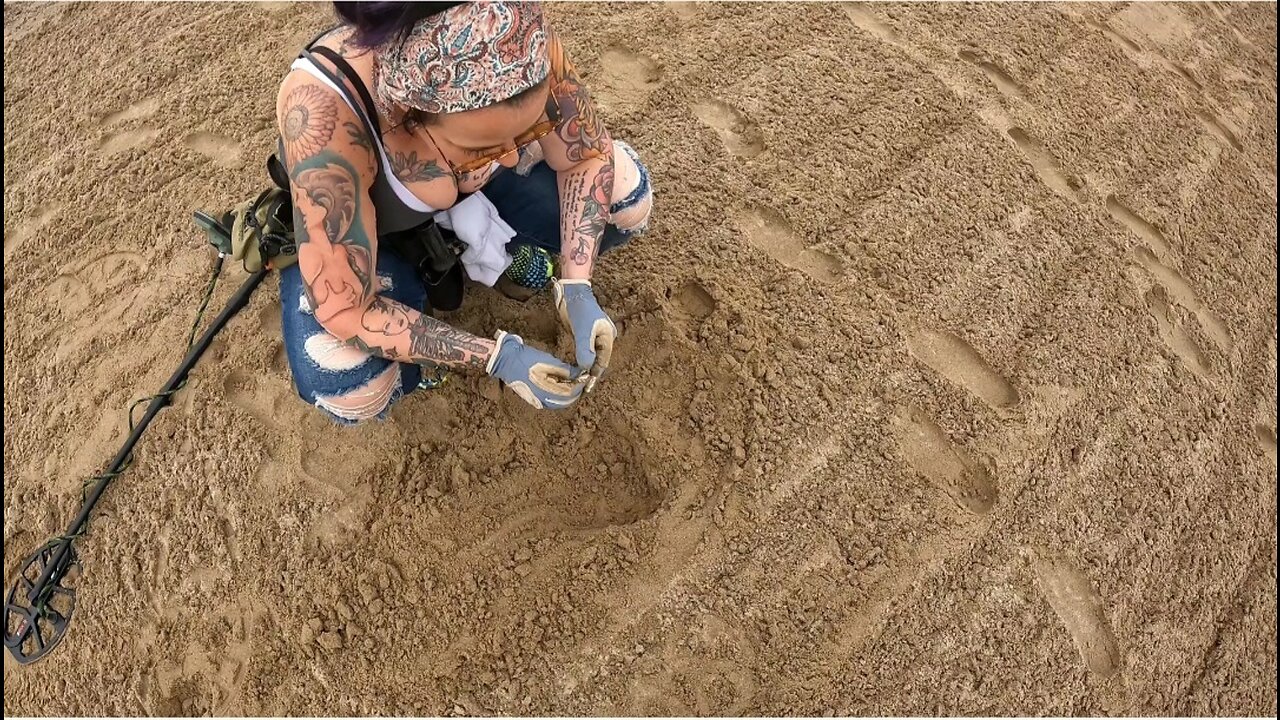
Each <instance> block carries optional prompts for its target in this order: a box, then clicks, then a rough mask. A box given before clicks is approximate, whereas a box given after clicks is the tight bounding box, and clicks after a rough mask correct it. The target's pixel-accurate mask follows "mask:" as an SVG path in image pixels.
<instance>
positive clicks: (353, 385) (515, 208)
mask: <svg viewBox="0 0 1280 720" xmlns="http://www.w3.org/2000/svg"><path fill="white" fill-rule="evenodd" d="M615 150H620V151H622V152H626V153H627V154H628V156H630V157H631V158H632V160H634V161H635V164H636V167H637V170H638V174H639V184H638V185H637V186H636V188H635V190H633V191H632V192H631V193H629V194H628V195H627V197H625V198H623V199H622V200H620V201H618V202H615V203H613V204H612V206H611V207H610V212H611V214H612V216H613V218H614V221H615V222H617V223H618V224H619V225H621V226H622V227H619V226H618V225H614V224H612V223H611V224H610V225H609V226H608V227H607V228H606V229H605V234H604V238H603V240H602V241H601V243H600V252H601V253H604V252H608V251H609V250H611V249H613V248H615V247H618V246H619V245H622V244H624V243H626V242H627V241H628V240H630V239H631V238H632V237H635V236H636V235H639V234H640V233H642V232H644V230H645V228H646V227H647V224H648V218H649V209H650V207H651V203H652V188H651V186H650V184H649V173H648V170H647V169H646V168H645V167H644V165H643V164H641V163H640V160H639V158H638V157H636V155H635V153H634V151H633V150H631V148H630V147H628V146H626V145H625V144H623V143H620V142H618V143H615ZM483 192H484V194H485V197H487V198H488V199H489V201H490V202H492V203H493V204H494V206H495V207H497V209H498V213H499V214H500V215H501V216H502V219H503V220H505V221H506V222H507V224H508V225H510V226H511V227H512V229H514V230H515V231H516V235H515V237H514V238H512V239H511V241H510V242H509V243H508V244H507V252H508V253H511V254H512V255H514V254H515V252H516V251H517V249H518V248H519V246H520V245H533V246H536V247H540V248H543V249H545V250H546V251H547V252H549V253H550V254H551V256H552V257H556V256H558V255H559V253H560V191H559V187H558V185H557V183H556V173H555V171H554V170H552V169H551V168H550V167H548V166H547V165H546V163H538V164H536V165H534V166H533V167H532V168H531V169H530V170H529V172H528V175H527V176H524V175H519V174H517V173H515V172H512V171H510V170H507V169H503V170H502V171H500V172H498V173H497V174H496V175H495V176H494V177H493V179H491V180H490V181H489V183H488V184H487V185H485V187H484V190H483ZM377 273H378V281H379V283H380V286H381V294H382V295H384V296H386V297H389V298H391V299H393V300H396V301H398V302H401V303H403V304H405V305H408V306H409V307H412V308H422V307H423V306H424V303H425V301H426V297H427V291H426V287H425V286H424V285H423V284H422V280H421V279H419V277H418V275H417V273H416V272H414V270H413V268H412V267H410V266H409V265H408V264H407V263H405V262H404V261H403V260H401V259H400V258H399V257H397V256H396V255H395V254H394V253H391V252H381V251H380V252H379V253H378V260H377ZM280 303H281V306H282V312H283V324H282V331H283V335H284V345H285V354H286V355H287V356H288V359H289V369H290V371H291V372H292V374H293V381H294V386H295V387H296V389H297V391H298V395H299V396H300V397H301V398H302V399H303V400H304V401H306V402H307V403H309V404H311V405H315V406H316V407H318V408H320V409H321V410H322V411H324V412H325V413H326V414H327V415H329V416H330V417H331V418H333V419H334V420H335V421H337V422H339V423H343V424H355V423H358V422H360V421H363V420H370V419H374V418H378V419H382V418H385V417H386V414H387V411H388V410H389V409H390V408H391V406H392V405H393V404H394V403H395V402H396V401H397V400H399V399H400V398H402V397H404V396H405V395H408V394H409V393H411V392H413V391H414V390H416V389H417V388H418V384H419V382H421V380H422V373H423V369H422V368H421V367H420V366H418V365H415V364H413V363H402V362H396V361H393V360H387V359H385V358H381V357H377V356H375V355H373V354H371V353H369V352H367V351H364V350H361V349H359V348H357V347H354V346H352V345H349V344H347V343H345V342H343V341H342V340H339V339H338V338H336V337H334V336H333V335H331V334H329V332H328V331H326V330H325V329H324V328H323V327H321V326H320V323H318V322H317V321H316V319H315V316H314V315H313V314H312V312H311V308H310V305H309V302H308V300H307V296H306V293H305V292H304V291H303V287H302V273H301V271H299V269H298V266H297V265H294V266H292V267H289V268H286V269H284V270H283V271H281V273H280Z"/></svg>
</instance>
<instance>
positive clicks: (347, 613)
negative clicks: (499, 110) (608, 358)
mask: <svg viewBox="0 0 1280 720" xmlns="http://www.w3.org/2000/svg"><path fill="white" fill-rule="evenodd" d="M549 12H550V13H551V16H552V18H553V20H554V21H555V22H556V23H557V25H558V26H559V27H560V29H561V30H562V32H563V33H564V36H565V40H566V44H567V46H568V48H569V50H570V51H571V53H572V55H573V56H574V57H575V58H576V59H577V61H578V63H579V65H580V66H581V67H582V70H583V72H584V74H585V77H586V80H587V82H588V84H589V85H590V86H591V87H592V89H593V91H594V94H595V96H596V98H597V100H598V102H599V105H600V107H601V108H602V112H603V113H604V115H605V118H606V120H607V122H608V124H609V127H610V128H611V130H612V131H613V132H614V134H615V135H617V136H618V137H621V138H624V139H626V140H627V141H628V142H630V143H631V144H632V145H634V146H635V147H637V148H638V149H639V151H640V152H641V153H642V155H643V156H644V158H645V160H646V161H647V162H648V163H649V166H650V168H651V170H652V172H653V177H654V185H655V187H656V188H657V192H658V195H657V200H656V211H655V221H654V224H653V226H652V228H651V230H650V232H649V233H648V234H647V235H646V236H645V237H643V238H642V239H641V240H638V241H636V242H634V243H633V244H631V245H630V246H628V247H626V248H624V249H622V250H620V251H618V252H617V253H615V254H612V255H610V256H608V257H606V258H604V259H603V260H602V262H601V264H600V268H599V272H598V273H597V278H598V279H597V288H598V293H599V295H600V297H601V301H602V304H603V305H604V307H605V308H606V310H607V311H608V312H609V313H610V314H611V315H612V316H613V317H614V319H615V320H616V321H617V322H618V324H619V325H620V327H621V328H622V330H623V336H622V339H621V341H620V344H619V347H618V348H617V350H616V352H615V353H614V357H615V361H614V368H612V369H611V376H610V377H609V378H607V379H606V381H605V382H603V383H602V384H601V386H600V389H599V390H598V391H597V392H596V393H594V394H593V395H592V396H591V397H590V398H588V399H587V401H585V402H583V403H581V404H580V405H579V406H578V407H577V408H575V409H574V410H573V411H572V412H567V413H563V414H540V413H538V412H536V411H534V410H532V409H530V408H528V407H526V406H525V405H524V404H523V403H522V402H521V401H520V400H519V399H517V398H515V397H514V396H513V395H511V394H510V393H507V394H505V395H500V394H499V393H498V391H497V388H496V386H495V385H494V383H493V382H492V381H490V380H488V379H482V378H479V377H470V376H455V377H454V380H453V381H452V382H451V383H449V384H448V385H447V386H445V387H444V388H443V389H440V390H437V391H433V392H429V393H423V394H421V395H415V396H414V397H412V398H410V399H407V400H406V401H405V402H403V403H402V404H400V405H398V406H397V407H396V408H395V410H394V412H393V413H392V417H391V419H390V421H388V422H386V423H384V424H381V425H376V426H369V427H361V428H358V429H354V430H351V429H342V428H338V427H335V426H332V425H330V424H328V423H327V421H325V420H324V419H323V418H321V417H320V416H319V414H318V413H317V412H315V411H314V410H313V409H310V408H308V407H307V406H305V405H304V404H303V403H302V402H301V401H300V400H299V399H297V397H296V396H295V395H294V394H293V392H292V389H291V386H290V380H289V374H288V370H287V367H286V366H285V364H284V362H283V351H282V349H281V341H280V338H279V322H280V321H279V317H280V308H279V306H278V300H277V298H278V293H277V292H276V287H275V281H274V279H273V280H269V281H268V284H267V285H266V286H264V288H263V289H262V290H260V291H259V292H258V293H257V295H256V296H255V297H254V298H253V301H252V304H251V305H250V307H249V308H248V309H247V310H246V311H245V312H244V313H242V314H241V315H240V316H239V317H237V318H236V319H235V320H234V321H233V322H232V324H231V325H230V327H229V328H228V330H227V331H226V332H225V333H224V334H223V335H222V336H221V337H220V338H219V340H218V341H217V343H216V344H215V347H214V349H213V350H212V351H211V353H210V354H209V355H208V356H206V358H205V359H204V360H203V362H202V363H201V365H200V366H199V367H197V369H196V371H195V372H194V374H193V376H192V382H191V384H190V385H189V386H188V387H187V389H186V390H184V391H183V392H182V393H181V394H180V395H179V396H178V398H177V402H176V403H175V405H174V406H173V407H171V408H169V409H167V410H165V411H164V412H163V413H162V414H161V415H160V416H159V418H158V419H157V421H156V422H155V424H154V425H153V426H152V427H151V429H150V431H149V432H148V435H147V436H146V438H145V439H144V440H143V442H142V444H141V446H140V447H139V449H138V452H137V459H136V462H135V463H134V465H133V467H132V468H131V469H130V470H129V471H128V472H127V473H126V475H125V476H124V477H123V478H122V479H121V480H120V481H119V482H118V483H117V484H116V485H115V486H113V487H112V489H111V490H110V492H109V494H108V496H107V497H106V499H105V501H104V503H103V504H102V506H101V507H100V513H99V514H98V515H97V516H96V517H95V519H94V523H93V525H92V528H91V532H90V535H89V536H88V537H87V538H86V539H85V540H84V541H83V542H82V543H81V544H80V546H79V547H80V552H81V557H82V560H83V562H84V566H85V572H84V574H83V577H82V580H81V584H80V586H79V590H80V606H79V609H78V610H77V614H76V619H75V621H74V625H73V627H72V629H71V632H70V634H69V635H68V636H67V639H66V641H65V642H64V643H63V644H62V646H60V647H59V648H58V649H57V650H56V651H55V652H54V653H52V654H51V655H50V656H49V657H47V658H46V659H44V660H42V661H41V662H40V663H39V664H36V665H32V666H29V667H18V666H16V665H15V664H13V663H12V662H11V661H10V659H9V658H8V657H6V659H5V666H4V685H5V695H4V698H5V699H4V705H5V713H6V715H15V714H16V715H34V714H40V715H82V714H122V713H124V714H151V713H159V714H182V715H186V714H203V713H212V714H250V715H273V714H281V713H287V714H296V715H357V714H395V713H415V714H429V715H436V714H454V713H457V714H488V713H492V714H500V715H509V714H624V715H641V714H679V715H692V714H757V713H763V714H771V715H780V714H800V715H822V714H824V713H837V714H895V715H930V714H938V713H945V714H952V713H955V714H984V715H990V714H997V715H998V714H1036V715H1041V714H1046V715H1066V714H1102V713H1120V714H1159V715H1173V714H1179V715H1181V714H1191V715H1206V714H1248V715H1274V714H1275V713H1276V685H1275V676H1276V503H1275V497H1276V440H1275V418H1276V400H1275V396H1276V279H1277V278H1276V130H1275V128H1276V119H1277V118H1276V40H1275V38H1276V6H1275V5H1274V4H1270V5H1267V4H1261V5H1237V4H1216V5H1204V4H1178V5H1164V4H1134V5H1108V4H1088V5H1085V4H1076V5H1073V4H1054V5H1038V4H1037V5H1027V4H1016V5H1015V4H1009V5H996V4H988V5H959V4H956V5H927V4H916V5H891V4H874V5H861V6H853V5H830V4H794V5H787V6H785V7H781V6H772V5H754V4H737V3H734V4H709V3H697V4H692V3H684V4H667V5H636V4H619V5H609V6H605V5H594V4H556V5H552V6H550V9H549ZM329 18H330V10H329V9H328V6H327V5H309V4H292V5H291V4H275V5H248V4H235V5H198V6H188V5H181V6H179V5H171V4H124V5H120V4H113V5H95V6H90V5H78V4H52V5H20V6H19V5H6V6H5V30H4V49H5V155H4V171H5V189H4V194H5V205H4V207H5V213H4V226H5V243H4V280H5V298H4V309H5V311H6V313H5V354H4V370H5V373H4V417H5V433H4V477H5V482H4V500H5V527H4V559H5V579H6V581H9V580H10V579H11V578H12V577H13V572H14V570H15V568H16V565H17V563H18V562H19V560H20V559H21V558H22V557H23V556H24V555H25V554H26V553H27V552H29V551H30V550H31V549H33V548H35V547H37V546H38V544H39V543H40V542H42V541H43V540H44V539H45V538H46V537H48V536H50V535H53V534H55V533H57V532H60V531H61V529H62V527H63V525H64V523H65V522H66V521H67V519H69V518H70V516H71V515H72V513H73V512H74V510H75V508H76V506H77V503H78V499H79V487H80V480H81V479H82V478H83V477H85V476H86V475H88V474H90V473H92V472H95V471H96V470H98V469H99V468H101V466H102V465H103V464H104V463H105V462H106V461H107V460H108V459H109V457H110V455H111V454H112V453H113V452H114V450H115V449H116V448H117V447H118V446H119V442H120V440H121V439H122V436H123V434H124V433H125V430H126V421H125V416H124V411H123V408H124V407H125V406H126V405H127V404H128V403H129V402H130V401H132V400H133V399H135V398H138V397H141V396H143V395H146V394H148V393H150V392H152V391H153V390H154V389H155V388H157V387H159V386H160V385H161V383H162V382H163V381H164V379H165V377H167V375H168V373H169V372H170V371H171V370H172V368H173V367H174V366H175V365H176V363H177V361H178V359H179V355H180V354H181V344H182V342H183V339H184V338H185V337H186V330H187V327H188V325H189V322H190V319H191V317H192V315H193V313H194V311H195V308H196V305H197V304H198V302H199V297H200V293H201V291H202V282H203V279H204V276H205V271H206V268H207V263H208V262H209V258H208V251H207V248H206V246H205V241H204V239H203V237H201V236H200V235H199V233H198V232H197V231H195V229H194V228H193V226H192V225H191V220H190V217H191V211H192V210H194V209H197V208H206V209H213V208H220V207H226V206H229V205H231V204H232V203H234V202H238V201H240V200H242V199H243V198H245V197H248V196H249V195H250V194H251V193H253V192H255V191H256V190H258V189H259V188H260V187H261V186H262V184H263V183H265V182H266V176H265V173H264V172H263V171H262V169H261V160H262V158H263V157H265V154H266V153H267V152H268V151H269V150H270V149H271V148H272V147H273V143H274V137H275V135H274V132H275V130H274V122H273V110H274V102H275V98H276V89H277V83H278V81H279V79H280V77H281V76H282V75H283V73H284V71H285V68H286V67H287V65H288V63H289V62H290V61H291V59H292V58H293V57H294V55H295V54H296V52H297V50H298V49H299V47H300V46H301V44H302V43H303V42H304V41H305V40H306V39H308V38H310V37H311V36H312V35H313V34H315V32H316V31H318V30H319V29H322V28H323V27H324V26H325V25H326V23H328V22H329ZM238 279H239V271H238V270H237V271H236V272H233V273H231V274H230V276H229V277H228V278H227V279H226V280H224V282H223V283H222V286H221V288H220V290H219V291H218V294H217V296H216V297H215V299H214V307H218V306H220V305H221V303H222V302H223V301H225V300H226V298H227V296H228V295H229V294H230V293H231V292H232V290H233V289H234V287H235V285H236V284H237V281H238ZM450 319H451V321H453V322H455V323H457V324H459V325H461V326H462V327H465V328H467V329H469V330H471V331H473V332H477V333H479V334H484V335H488V334H492V332H493V331H494V330H495V329H496V328H499V327H502V328H507V329H511V330H515V331H517V332H520V334H522V335H524V336H525V337H526V338H528V339H531V340H532V341H534V342H536V343H540V344H542V345H543V346H544V347H552V348H557V349H559V350H560V351H563V350H565V349H566V348H567V347H568V346H567V345H566V344H565V343H566V342H567V341H566V339H565V338H563V337H561V333H560V331H559V329H558V328H557V325H556V318H555V315H554V312H553V310H552V308H551V306H550V303H549V300H548V298H545V297H540V298H536V299H534V300H532V301H530V302H529V303H528V304H527V305H521V304H518V303H514V302H512V301H509V300H507V299H505V298H503V297H501V296H499V295H498V294H496V293H494V292H491V291H488V290H485V289H480V288H476V289H473V290H472V292H470V293H469V295H468V299H467V304H466V306H465V308H464V310H463V311H461V312H460V313H458V314H457V315H456V316H455V317H452V318H450Z"/></svg>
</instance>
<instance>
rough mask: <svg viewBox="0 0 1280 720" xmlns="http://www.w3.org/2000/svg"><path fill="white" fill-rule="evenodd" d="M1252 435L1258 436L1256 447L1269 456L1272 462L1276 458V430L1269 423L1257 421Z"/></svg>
mask: <svg viewBox="0 0 1280 720" xmlns="http://www.w3.org/2000/svg"><path fill="white" fill-rule="evenodd" d="M1253 432H1254V435H1256V436H1257V438H1258V447H1260V448H1262V451H1263V452H1264V453H1266V454H1267V457H1269V458H1271V461H1272V462H1275V460H1276V431H1275V429H1274V428H1272V427H1271V426H1270V425H1263V424H1262V423H1258V424H1257V425H1255V426H1254V428H1253Z"/></svg>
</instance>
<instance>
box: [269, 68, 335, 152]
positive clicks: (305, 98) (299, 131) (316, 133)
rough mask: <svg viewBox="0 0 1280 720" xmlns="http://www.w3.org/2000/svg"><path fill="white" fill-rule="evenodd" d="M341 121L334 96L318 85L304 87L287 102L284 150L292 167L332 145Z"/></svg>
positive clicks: (290, 94)
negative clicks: (331, 142)
mask: <svg viewBox="0 0 1280 720" xmlns="http://www.w3.org/2000/svg"><path fill="white" fill-rule="evenodd" d="M337 122H338V107H337V105H336V104H335V103H334V100H333V96H332V95H331V94H329V93H327V92H325V91H324V90H321V89H320V88H319V87H317V86H315V85H300V86H298V87H297V88H296V89H295V90H294V91H293V92H291V93H289V98H288V100H286V101H285V111H284V122H283V123H282V125H283V131H284V132H283V133H282V135H283V136H284V137H283V139H284V151H285V155H286V157H287V158H288V160H289V162H290V164H292V163H298V162H301V161H303V160H306V159H307V158H309V157H311V156H312V155H315V154H316V153H318V152H320V151H321V150H323V149H324V147H325V146H326V145H328V144H329V140H331V139H332V138H333V129H334V126H336V125H337Z"/></svg>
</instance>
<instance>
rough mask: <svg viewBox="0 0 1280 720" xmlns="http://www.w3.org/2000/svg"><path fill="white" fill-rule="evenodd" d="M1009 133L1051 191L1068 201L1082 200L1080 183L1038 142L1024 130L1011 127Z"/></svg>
mask: <svg viewBox="0 0 1280 720" xmlns="http://www.w3.org/2000/svg"><path fill="white" fill-rule="evenodd" d="M1008 132H1009V137H1010V138H1012V139H1013V142H1014V144H1015V145H1017V146H1018V149H1019V150H1021V151H1022V154H1023V155H1025V156H1026V158H1027V161H1028V162H1030V163H1031V167H1032V168H1034V169H1035V171H1036V174H1037V175H1039V176H1040V180H1041V181H1042V182H1043V183H1044V184H1045V185H1048V186H1049V189H1050V190H1052V191H1054V192H1055V193H1057V194H1058V195H1061V196H1062V197H1064V198H1067V199H1068V200H1077V201H1078V200H1079V199H1080V198H1079V196H1078V194H1077V193H1078V192H1079V191H1080V187H1081V185H1080V183H1079V182H1077V181H1076V180H1075V179H1074V178H1071V177H1068V176H1067V175H1066V173H1064V172H1063V171H1062V166H1061V165H1059V164H1058V161H1057V159H1056V158H1054V157H1053V155H1051V154H1049V151H1048V150H1045V149H1044V146H1043V145H1041V144H1040V142H1039V141H1038V140H1036V139H1035V138H1033V137H1031V136H1030V135H1028V134H1027V132H1026V131H1025V130H1023V129H1022V128H1018V127H1011V128H1009V130H1008Z"/></svg>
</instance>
